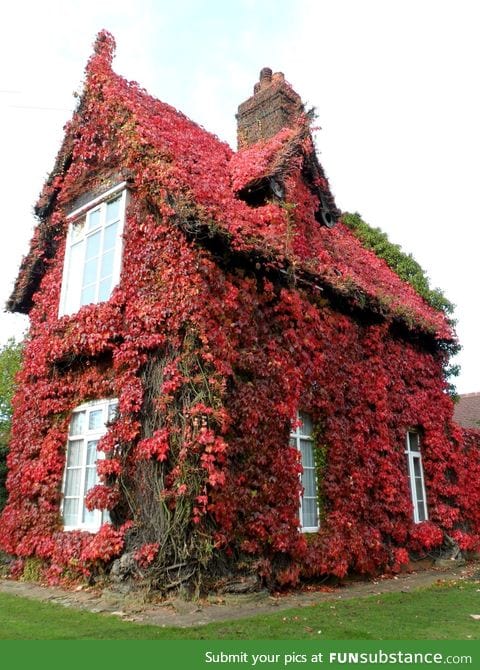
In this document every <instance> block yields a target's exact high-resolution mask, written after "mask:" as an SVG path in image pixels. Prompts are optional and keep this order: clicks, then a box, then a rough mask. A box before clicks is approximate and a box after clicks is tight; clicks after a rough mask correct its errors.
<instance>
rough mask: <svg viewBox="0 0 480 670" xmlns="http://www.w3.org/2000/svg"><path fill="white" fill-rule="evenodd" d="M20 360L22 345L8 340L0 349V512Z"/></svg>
mask: <svg viewBox="0 0 480 670" xmlns="http://www.w3.org/2000/svg"><path fill="white" fill-rule="evenodd" d="M21 360H22V343H21V342H16V341H15V339H13V338H10V339H9V340H8V342H7V343H6V344H5V345H3V347H1V348H0V510H1V509H2V508H3V506H4V505H5V502H6V491H5V478H6V475H7V465H6V458H7V450H8V442H9V440H10V424H11V420H12V397H13V394H14V391H15V375H16V373H17V371H18V370H19V368H20V363H21Z"/></svg>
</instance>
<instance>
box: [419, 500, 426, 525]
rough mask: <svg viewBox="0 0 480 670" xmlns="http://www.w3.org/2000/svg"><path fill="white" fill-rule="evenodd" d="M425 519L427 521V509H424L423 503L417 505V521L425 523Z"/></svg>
mask: <svg viewBox="0 0 480 670" xmlns="http://www.w3.org/2000/svg"><path fill="white" fill-rule="evenodd" d="M426 519H427V508H426V507H425V503H423V502H421V503H420V504H419V505H418V520H419V521H426Z"/></svg>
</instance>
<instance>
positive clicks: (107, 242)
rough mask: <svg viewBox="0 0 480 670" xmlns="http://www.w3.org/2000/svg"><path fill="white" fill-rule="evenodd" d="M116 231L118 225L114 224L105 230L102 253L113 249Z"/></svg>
mask: <svg viewBox="0 0 480 670" xmlns="http://www.w3.org/2000/svg"><path fill="white" fill-rule="evenodd" d="M117 230H118V223H114V224H113V225H111V226H108V227H107V228H105V237H104V238H103V251H108V249H115V245H116V242H117Z"/></svg>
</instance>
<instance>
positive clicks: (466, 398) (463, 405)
mask: <svg viewBox="0 0 480 670" xmlns="http://www.w3.org/2000/svg"><path fill="white" fill-rule="evenodd" d="M453 418H454V420H455V421H456V422H457V423H459V424H460V425H461V426H463V427H464V428H479V429H480V393H464V394H462V395H461V396H460V398H459V400H458V402H457V403H455V411H454V415H453Z"/></svg>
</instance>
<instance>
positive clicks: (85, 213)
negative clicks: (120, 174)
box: [58, 182, 128, 317]
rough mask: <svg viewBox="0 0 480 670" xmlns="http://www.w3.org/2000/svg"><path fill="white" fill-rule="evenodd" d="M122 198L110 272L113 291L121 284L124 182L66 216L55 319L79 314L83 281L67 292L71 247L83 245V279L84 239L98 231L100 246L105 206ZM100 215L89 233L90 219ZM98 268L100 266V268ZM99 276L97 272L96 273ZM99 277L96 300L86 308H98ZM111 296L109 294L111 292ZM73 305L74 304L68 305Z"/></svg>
mask: <svg viewBox="0 0 480 670" xmlns="http://www.w3.org/2000/svg"><path fill="white" fill-rule="evenodd" d="M119 196H120V197H121V202H120V212H119V225H118V231H117V240H116V243H115V255H114V265H113V272H112V289H111V290H112V291H113V289H114V288H115V286H117V285H118V282H119V281H120V273H121V268H122V257H123V229H124V224H125V211H126V206H127V199H128V191H127V189H126V182H121V183H120V184H117V185H116V186H113V187H112V188H111V189H109V190H108V191H106V192H105V193H103V194H102V195H100V196H98V197H97V198H95V199H93V200H91V201H89V202H87V203H85V205H82V207H79V208H78V209H76V210H74V211H73V212H71V213H70V214H69V215H68V216H67V221H69V222H70V224H69V227H68V233H67V241H66V246H65V258H64V262H63V274H62V287H61V292H60V304H59V309H58V316H59V317H61V316H64V315H66V314H75V313H76V312H78V310H79V309H80V307H82V305H81V291H82V283H83V278H82V279H81V280H80V282H79V283H78V285H76V284H75V285H74V289H72V288H70V291H69V281H71V279H72V278H71V276H70V271H69V270H70V264H71V254H72V247H73V245H74V244H78V243H79V242H83V249H82V251H81V253H82V261H81V271H82V275H83V271H84V268H85V256H86V248H87V244H86V242H87V239H88V237H89V236H90V235H92V234H95V233H96V232H98V230H101V235H102V243H101V244H103V236H104V233H105V228H106V225H105V224H106V220H105V215H106V210H107V205H108V203H109V202H110V201H112V200H115V199H116V198H118V197H119ZM96 211H99V212H100V220H101V223H100V226H99V227H98V228H96V229H94V230H93V231H89V230H88V219H89V216H90V215H91V214H92V213H94V212H96ZM82 221H83V227H82V228H80V229H79V227H80V226H82ZM99 267H100V265H99ZM97 272H99V270H97ZM99 285H100V282H99V276H98V275H97V281H96V296H95V299H94V300H93V302H92V303H88V304H98V303H99V302H103V301H100V300H99V298H98V291H99ZM72 291H73V293H74V295H73V296H72V295H71V292H72ZM110 295H111V292H110ZM107 300H108V298H107ZM71 303H73V304H71Z"/></svg>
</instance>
